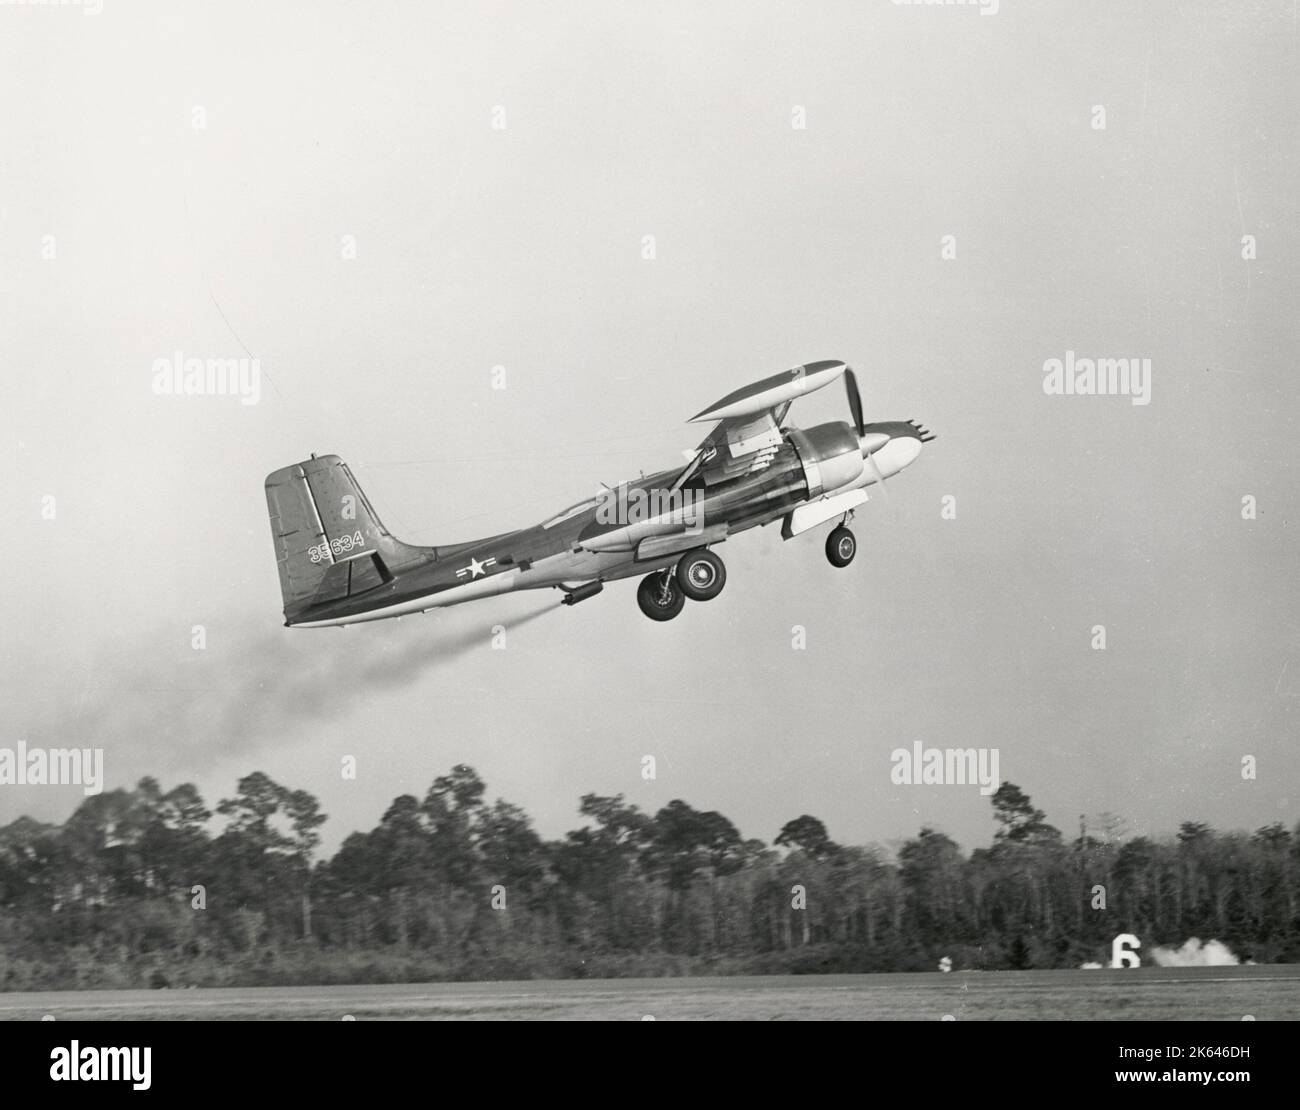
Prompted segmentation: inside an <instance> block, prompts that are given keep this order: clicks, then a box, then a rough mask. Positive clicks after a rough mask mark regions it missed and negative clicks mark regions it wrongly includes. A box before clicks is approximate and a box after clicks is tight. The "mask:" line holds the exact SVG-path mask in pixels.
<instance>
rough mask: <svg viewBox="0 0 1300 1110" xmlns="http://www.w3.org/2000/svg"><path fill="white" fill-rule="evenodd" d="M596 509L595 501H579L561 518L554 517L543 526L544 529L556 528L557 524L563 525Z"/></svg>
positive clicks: (566, 510)
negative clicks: (580, 514)
mask: <svg viewBox="0 0 1300 1110" xmlns="http://www.w3.org/2000/svg"><path fill="white" fill-rule="evenodd" d="M595 507H596V502H595V501H579V502H578V504H576V505H573V506H571V507H570V508H567V509H565V510H564V512H562V513H561V514H560V515H559V516H555V517H552V518H551V519H550V520H548V521H547V522H546V523H545V524H543V525H542V527H543V528H554V527H555V526H556V525H557V524H563V523H564V522H565V521H566V520H568V519H569V518H570V517H573V516H577V515H578V514H579V513H585V512H586V511H587V510H588V509H594V508H595Z"/></svg>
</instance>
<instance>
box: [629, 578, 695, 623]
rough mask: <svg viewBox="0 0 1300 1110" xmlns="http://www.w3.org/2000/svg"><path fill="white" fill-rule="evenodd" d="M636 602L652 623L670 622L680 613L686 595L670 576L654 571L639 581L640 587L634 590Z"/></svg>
mask: <svg viewBox="0 0 1300 1110" xmlns="http://www.w3.org/2000/svg"><path fill="white" fill-rule="evenodd" d="M665 587H666V594H665ZM636 602H637V604H638V605H640V606H641V612H643V613H644V614H645V615H646V616H647V617H649V618H650V619H651V620H652V621H670V620H672V619H673V617H675V616H677V614H678V613H680V612H681V611H682V608H683V607H684V606H685V604H686V595H685V594H684V593H682V591H681V589H680V588H678V585H677V582H676V581H675V580H674V578H673V576H672V575H671V574H668V573H667V572H665V571H655V572H654V573H653V574H647V575H646V576H645V577H644V578H643V579H641V585H639V586H638V587H637V588H636Z"/></svg>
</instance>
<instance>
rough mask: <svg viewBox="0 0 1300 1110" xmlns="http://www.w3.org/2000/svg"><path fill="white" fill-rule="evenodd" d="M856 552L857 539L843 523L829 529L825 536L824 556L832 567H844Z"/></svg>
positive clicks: (851, 560)
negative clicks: (829, 532)
mask: <svg viewBox="0 0 1300 1110" xmlns="http://www.w3.org/2000/svg"><path fill="white" fill-rule="evenodd" d="M857 553H858V540H857V537H856V536H854V534H853V533H852V532H850V531H849V530H848V529H847V528H845V527H844V525H843V524H840V525H837V526H836V527H835V528H832V529H831V534H830V535H829V536H827V537H826V558H828V559H829V560H830V562H831V566H833V567H846V566H848V565H849V564H850V563H851V562H853V556H854V555H856V554H857Z"/></svg>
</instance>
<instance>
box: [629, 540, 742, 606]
mask: <svg viewBox="0 0 1300 1110" xmlns="http://www.w3.org/2000/svg"><path fill="white" fill-rule="evenodd" d="M726 584H727V567H726V565H725V564H724V563H723V561H722V560H721V559H719V558H718V557H717V556H716V555H715V554H713V552H712V551H710V550H708V549H707V548H704V547H697V548H696V549H695V550H694V551H688V552H687V553H686V554H685V555H683V556H682V557H681V558H680V559H678V560H677V569H676V570H657V571H655V572H654V573H653V574H647V575H646V576H645V577H644V578H643V579H641V585H640V586H638V587H637V591H636V600H637V604H638V605H640V606H641V612H643V613H644V614H645V615H646V616H647V617H649V618H650V619H651V620H652V621H670V620H672V619H673V617H675V616H677V614H678V613H680V612H681V611H682V609H683V607H684V606H685V605H686V599H687V598H688V597H689V598H690V599H691V600H692V601H712V600H713V599H714V598H715V597H717V596H718V594H720V593H722V587H723V586H725V585H726Z"/></svg>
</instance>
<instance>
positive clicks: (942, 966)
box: [939, 956, 952, 971]
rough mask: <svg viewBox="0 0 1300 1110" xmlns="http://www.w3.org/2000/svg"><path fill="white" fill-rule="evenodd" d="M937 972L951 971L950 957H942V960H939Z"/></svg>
mask: <svg viewBox="0 0 1300 1110" xmlns="http://www.w3.org/2000/svg"><path fill="white" fill-rule="evenodd" d="M939 970H940V971H951V970H952V957H951V956H944V958H943V959H941V960H940V961H939Z"/></svg>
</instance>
